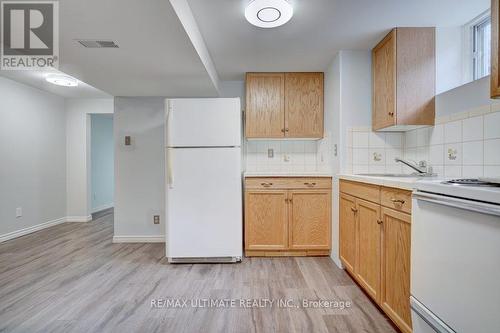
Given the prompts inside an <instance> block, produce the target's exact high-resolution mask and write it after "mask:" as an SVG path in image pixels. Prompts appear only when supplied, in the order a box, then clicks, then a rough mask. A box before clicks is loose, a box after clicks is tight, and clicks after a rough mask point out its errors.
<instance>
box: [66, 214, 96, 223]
mask: <svg viewBox="0 0 500 333" xmlns="http://www.w3.org/2000/svg"><path fill="white" fill-rule="evenodd" d="M90 221H92V215H89V216H67V217H66V222H90Z"/></svg>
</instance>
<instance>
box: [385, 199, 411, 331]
mask: <svg viewBox="0 0 500 333" xmlns="http://www.w3.org/2000/svg"><path fill="white" fill-rule="evenodd" d="M382 221H383V233H382V234H383V238H382V290H381V298H380V304H381V306H382V308H383V309H384V310H385V312H386V313H387V315H388V316H389V317H390V318H391V319H392V320H393V321H394V322H395V323H396V324H397V325H398V327H399V328H400V329H401V331H403V332H404V333H410V332H411V312H410V303H409V301H408V300H409V299H410V244H411V216H410V215H409V214H405V213H402V212H398V211H395V210H393V209H389V208H382Z"/></svg>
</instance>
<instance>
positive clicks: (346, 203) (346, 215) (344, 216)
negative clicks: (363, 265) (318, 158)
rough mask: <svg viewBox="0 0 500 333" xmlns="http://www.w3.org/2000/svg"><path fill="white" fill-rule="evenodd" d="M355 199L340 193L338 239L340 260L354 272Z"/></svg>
mask: <svg viewBox="0 0 500 333" xmlns="http://www.w3.org/2000/svg"><path fill="white" fill-rule="evenodd" d="M355 200H356V199H354V197H351V196H350V195H347V194H344V193H340V204H339V215H340V220H339V241H340V244H339V245H340V247H339V251H340V260H341V261H342V263H343V264H344V266H345V267H346V268H347V270H348V271H350V272H351V273H352V274H354V265H355V262H356V229H357V227H356V201H355Z"/></svg>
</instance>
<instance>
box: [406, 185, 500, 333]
mask: <svg viewBox="0 0 500 333" xmlns="http://www.w3.org/2000/svg"><path fill="white" fill-rule="evenodd" d="M412 218H413V221H412V237H411V295H412V298H413V299H414V301H413V304H414V305H415V304H417V305H418V304H420V305H422V306H423V307H424V308H425V309H427V310H428V313H430V314H432V315H433V316H434V317H435V319H438V322H440V323H443V324H444V325H445V326H444V327H446V328H450V329H452V330H453V331H456V332H500V315H499V314H500V206H498V205H492V204H488V203H482V202H475V201H471V200H463V199H457V198H453V197H447V196H441V195H436V194H431V193H426V192H419V191H417V192H414V193H413V211H412ZM415 300H416V301H417V302H415ZM413 312H414V315H420V316H421V317H422V314H423V315H424V316H425V313H424V312H425V311H424V312H423V311H420V313H418V312H419V311H415V308H414V311H413ZM424 320H425V318H424ZM434 329H435V330H436V331H438V332H439V331H441V330H440V329H439V327H435V328H434ZM414 332H415V333H418V332H417V331H414Z"/></svg>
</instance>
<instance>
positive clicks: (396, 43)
mask: <svg viewBox="0 0 500 333" xmlns="http://www.w3.org/2000/svg"><path fill="white" fill-rule="evenodd" d="M435 44H436V37H435V28H395V29H393V30H392V31H391V32H390V33H389V34H388V35H387V36H386V37H385V38H384V39H383V40H382V41H381V42H380V43H379V44H378V45H377V46H375V48H374V49H373V50H372V76H373V103H372V104H373V109H372V127H373V130H381V129H393V130H394V129H400V130H405V129H411V128H414V127H415V126H428V125H434V118H435V94H436V87H435V86H436V50H435V48H436V46H435Z"/></svg>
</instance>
